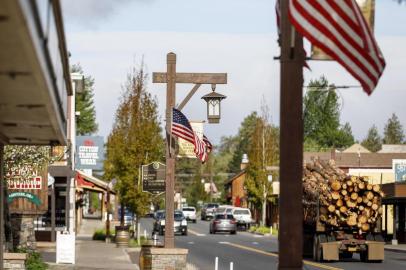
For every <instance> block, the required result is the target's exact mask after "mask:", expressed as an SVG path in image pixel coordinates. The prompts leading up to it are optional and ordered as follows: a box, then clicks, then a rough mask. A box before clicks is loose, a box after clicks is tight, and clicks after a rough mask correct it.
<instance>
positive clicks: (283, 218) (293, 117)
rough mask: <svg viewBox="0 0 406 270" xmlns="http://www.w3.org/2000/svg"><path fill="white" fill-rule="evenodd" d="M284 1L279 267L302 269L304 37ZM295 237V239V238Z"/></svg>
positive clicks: (287, 2) (287, 3) (282, 3)
mask: <svg viewBox="0 0 406 270" xmlns="http://www.w3.org/2000/svg"><path fill="white" fill-rule="evenodd" d="M288 8H289V1H281V11H282V16H281V17H282V21H281V27H282V37H281V40H282V43H281V101H280V102H281V103H280V107H281V109H280V110H281V111H280V114H281V116H280V117H281V118H280V128H281V131H280V138H281V139H280V144H281V146H280V147H281V149H280V226H279V266H278V269H290V270H293V269H302V268H303V262H302V253H303V207H302V171H303V120H302V92H303V71H302V67H303V64H304V57H305V55H304V51H303V38H302V37H301V36H300V35H299V33H297V32H293V31H294V29H293V27H292V25H291V24H290V21H289V18H288ZM292 239H295V240H294V241H292Z"/></svg>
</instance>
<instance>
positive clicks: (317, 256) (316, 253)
mask: <svg viewBox="0 0 406 270" xmlns="http://www.w3.org/2000/svg"><path fill="white" fill-rule="evenodd" d="M322 258H323V251H322V248H321V244H320V240H319V237H318V236H317V235H315V236H314V241H313V260H315V261H316V262H321V260H322Z"/></svg>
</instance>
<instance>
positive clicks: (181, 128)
mask: <svg viewBox="0 0 406 270" xmlns="http://www.w3.org/2000/svg"><path fill="white" fill-rule="evenodd" d="M172 134H173V135H175V136H177V137H179V138H182V139H184V140H186V141H188V142H190V143H191V144H193V145H194V152H195V154H196V157H198V158H199V159H200V160H201V161H202V162H203V163H204V162H206V161H207V159H208V157H209V155H208V154H209V152H210V151H211V149H212V145H211V143H210V142H209V140H208V139H207V137H206V136H204V135H203V140H202V139H200V138H199V136H198V135H197V134H196V132H194V131H193V128H192V126H191V125H190V123H189V120H188V119H187V118H186V116H185V115H184V114H183V113H182V112H181V111H179V110H177V109H175V108H173V109H172Z"/></svg>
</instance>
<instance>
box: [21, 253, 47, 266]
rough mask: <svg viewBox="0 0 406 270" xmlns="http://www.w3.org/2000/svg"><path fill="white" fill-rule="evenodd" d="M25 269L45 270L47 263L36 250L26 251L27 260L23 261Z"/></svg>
mask: <svg viewBox="0 0 406 270" xmlns="http://www.w3.org/2000/svg"><path fill="white" fill-rule="evenodd" d="M25 268H26V269H27V270H45V269H48V266H47V264H46V263H45V262H44V261H43V260H42V258H41V255H40V254H39V253H38V252H31V253H28V258H27V261H26V262H25Z"/></svg>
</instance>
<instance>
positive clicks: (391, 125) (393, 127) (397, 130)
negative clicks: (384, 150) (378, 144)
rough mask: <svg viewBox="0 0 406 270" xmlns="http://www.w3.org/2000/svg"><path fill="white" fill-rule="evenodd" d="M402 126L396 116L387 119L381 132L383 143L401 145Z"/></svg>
mask: <svg viewBox="0 0 406 270" xmlns="http://www.w3.org/2000/svg"><path fill="white" fill-rule="evenodd" d="M404 138H405V135H404V132H403V126H402V124H401V123H400V121H399V118H398V117H397V116H396V114H394V113H393V114H392V117H391V118H389V119H388V122H387V123H386V125H385V128H384V132H383V143H385V144H402V143H403V142H404Z"/></svg>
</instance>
